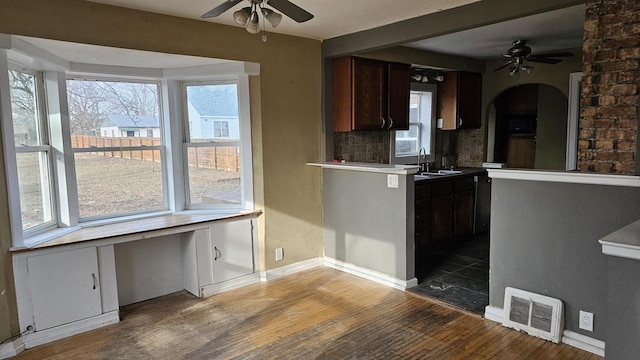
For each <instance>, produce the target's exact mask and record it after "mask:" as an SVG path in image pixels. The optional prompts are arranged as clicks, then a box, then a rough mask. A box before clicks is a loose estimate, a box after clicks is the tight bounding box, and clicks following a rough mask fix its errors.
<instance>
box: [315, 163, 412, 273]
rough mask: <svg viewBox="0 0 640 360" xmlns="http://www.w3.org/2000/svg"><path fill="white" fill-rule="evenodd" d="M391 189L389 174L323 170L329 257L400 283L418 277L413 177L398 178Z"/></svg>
mask: <svg viewBox="0 0 640 360" xmlns="http://www.w3.org/2000/svg"><path fill="white" fill-rule="evenodd" d="M398 177H399V187H398V188H397V189H392V188H387V174H382V173H372V172H362V171H347V170H332V169H324V171H323V193H322V203H323V210H322V212H323V230H322V235H323V243H324V251H325V256H327V257H329V258H333V259H336V260H340V261H344V262H347V263H350V264H354V265H358V266H361V267H364V268H367V269H370V270H375V271H378V272H381V273H384V274H387V275H391V276H393V277H394V278H397V279H400V280H410V279H413V278H414V276H415V268H414V255H413V254H414V236H413V228H414V225H413V221H414V219H413V218H414V215H413V197H414V196H413V193H414V185H413V176H406V175H399V176H398Z"/></svg>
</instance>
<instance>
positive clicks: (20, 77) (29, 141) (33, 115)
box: [9, 70, 43, 146]
mask: <svg viewBox="0 0 640 360" xmlns="http://www.w3.org/2000/svg"><path fill="white" fill-rule="evenodd" d="M9 84H10V86H11V112H12V115H13V116H12V117H13V136H14V139H15V142H16V146H38V145H43V142H42V128H41V124H40V116H39V114H40V110H39V109H38V102H37V99H38V96H37V93H36V76H35V75H31V74H28V73H23V72H18V71H13V70H9Z"/></svg>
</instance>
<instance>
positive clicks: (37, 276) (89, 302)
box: [27, 247, 102, 330]
mask: <svg viewBox="0 0 640 360" xmlns="http://www.w3.org/2000/svg"><path fill="white" fill-rule="evenodd" d="M27 268H28V271H29V284H30V287H31V300H32V304H33V316H34V321H35V328H36V330H44V329H48V328H51V327H54V326H58V325H63V324H67V323H70V322H74V321H77V320H82V319H86V318H89V317H92V316H96V315H99V314H101V313H102V307H101V306H102V305H101V301H100V286H99V283H98V280H99V274H98V257H97V252H96V248H95V247H91V248H84V249H77V250H71V251H64V252H59V253H53V254H45V255H38V256H33V257H30V258H28V259H27Z"/></svg>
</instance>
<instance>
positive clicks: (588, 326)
mask: <svg viewBox="0 0 640 360" xmlns="http://www.w3.org/2000/svg"><path fill="white" fill-rule="evenodd" d="M580 329H582V330H587V331H593V313H590V312H586V311H582V310H580Z"/></svg>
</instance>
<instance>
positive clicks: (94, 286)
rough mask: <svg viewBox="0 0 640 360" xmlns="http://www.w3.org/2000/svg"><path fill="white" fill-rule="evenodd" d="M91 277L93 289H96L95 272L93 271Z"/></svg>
mask: <svg viewBox="0 0 640 360" xmlns="http://www.w3.org/2000/svg"><path fill="white" fill-rule="evenodd" d="M91 278H92V279H93V290H95V289H96V286H97V285H96V274H95V273H91Z"/></svg>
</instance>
